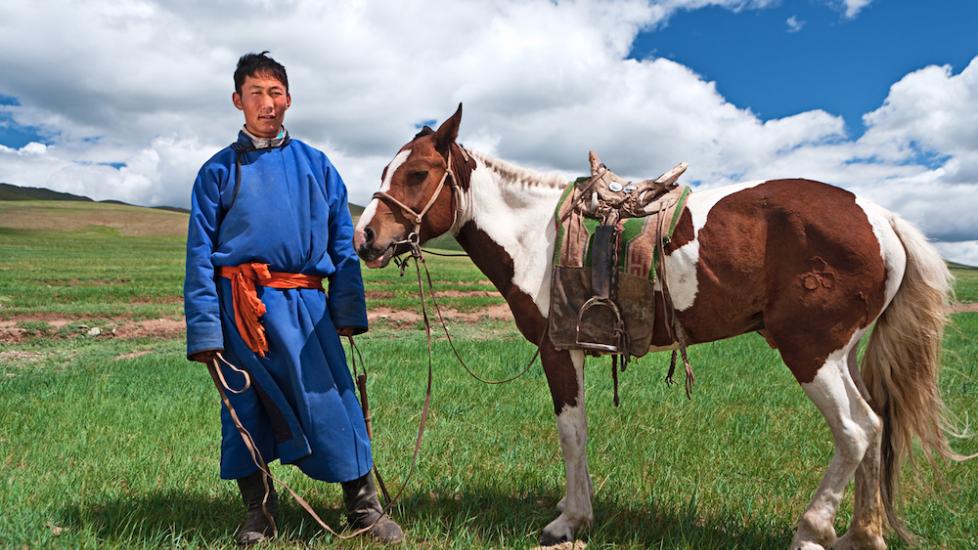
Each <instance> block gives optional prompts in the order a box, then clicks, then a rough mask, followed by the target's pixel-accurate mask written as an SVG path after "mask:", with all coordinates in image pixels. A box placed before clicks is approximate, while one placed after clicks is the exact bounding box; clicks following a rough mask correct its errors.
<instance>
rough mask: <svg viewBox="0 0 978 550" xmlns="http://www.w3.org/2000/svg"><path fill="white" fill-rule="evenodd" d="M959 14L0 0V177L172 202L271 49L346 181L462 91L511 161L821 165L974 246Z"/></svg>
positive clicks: (749, 7) (975, 152)
mask: <svg viewBox="0 0 978 550" xmlns="http://www.w3.org/2000/svg"><path fill="white" fill-rule="evenodd" d="M976 22H978V2H974V1H973V0H941V1H939V2H917V1H911V0H900V1H897V0H793V1H790V0H781V1H777V0H656V1H648V0H643V1H640V0H622V1H619V2H584V1H581V2H550V1H542V0H529V1H512V0H498V1H478V0H473V1H470V2H433V1H420V0H405V1H399V2H381V1H362V0H361V1H355V0H354V1H350V0H347V1H343V2H327V1H315V2H313V1H307V0H291V1H280V2H279V1H276V2H273V1H270V0H234V1H231V0H226V1H213V2H197V1H196V0H172V1H164V0H111V1H102V0H89V1H85V2H79V1H58V0H49V1H37V0H32V1H23V0H4V2H2V3H0V52H2V53H0V182H8V183H13V184H16V185H25V186H41V187H48V188H51V189H55V190H59V191H67V192H71V193H77V194H83V195H88V196H90V197H92V198H95V199H117V200H123V201H127V202H131V203H135V204H143V205H173V206H188V204H189V196H190V189H191V186H192V185H193V180H194V177H195V175H196V173H197V170H198V168H199V167H200V165H201V164H202V163H203V162H204V161H205V160H207V158H209V157H210V156H211V155H213V154H214V153H215V152H216V151H217V150H219V149H220V148H221V147H224V146H226V145H227V144H228V143H230V142H231V141H233V140H234V138H235V135H236V133H237V130H238V128H239V127H240V124H241V122H242V119H241V114H240V113H239V112H238V111H236V110H235V109H234V108H233V106H232V105H231V101H230V95H231V92H232V91H233V82H232V78H231V75H232V73H233V70H234V66H235V63H236V60H237V58H238V56H240V55H241V54H243V53H245V52H248V51H261V50H266V49H267V50H270V51H271V54H272V55H273V56H274V57H275V58H277V59H278V60H279V61H281V62H282V63H283V64H285V66H286V67H287V69H288V71H289V79H290V86H291V93H292V98H293V106H292V108H291V109H290V110H289V112H288V114H287V116H286V126H287V127H288V128H289V131H290V133H291V134H292V135H293V136H294V137H296V138H299V139H302V140H304V141H306V142H308V143H311V144H313V145H315V146H317V147H320V148H322V149H323V150H325V151H326V153H327V154H328V155H329V157H330V158H331V160H332V161H333V163H334V164H335V165H336V166H337V167H338V168H339V170H340V172H341V174H342V175H343V177H344V179H345V181H346V183H347V186H348V188H349V191H350V196H351V199H352V200H353V202H358V203H360V204H364V203H365V202H367V201H368V200H369V197H370V194H371V193H372V192H373V191H375V190H376V188H377V187H378V186H379V182H380V174H381V171H382V169H383V167H384V166H385V165H386V164H387V163H388V162H389V161H390V159H391V158H392V157H393V156H394V153H395V152H396V151H397V149H399V148H400V146H401V145H403V144H404V143H405V142H407V141H408V140H409V139H410V138H411V137H412V136H413V135H414V133H415V132H416V131H417V128H418V126H419V125H420V124H423V123H431V122H432V121H440V120H443V119H444V118H445V117H447V116H448V115H450V114H451V113H452V112H453V111H454V109H455V106H456V105H457V104H458V103H459V102H463V103H464V115H463V120H462V128H461V132H460V140H461V141H462V142H463V143H464V144H465V145H466V146H467V147H469V148H471V149H474V150H479V151H482V152H485V153H488V154H491V155H495V156H498V157H500V158H503V159H506V160H508V161H510V162H513V163H516V164H520V165H524V166H527V167H530V168H536V169H541V170H547V171H557V172H560V173H563V174H566V175H568V176H571V175H576V174H581V173H583V172H585V171H586V170H587V151H588V150H589V149H594V150H596V151H598V152H599V154H600V155H601V157H602V159H603V160H604V161H605V162H606V163H607V164H608V165H609V166H611V167H612V169H614V170H615V171H616V172H618V173H621V174H627V175H629V176H633V177H636V178H645V177H654V176H656V175H658V174H660V173H662V172H663V171H665V170H666V169H668V168H670V167H671V166H673V165H674V164H676V163H677V162H679V161H681V160H684V161H686V162H688V163H689V166H690V168H689V170H688V172H687V173H686V175H685V176H684V179H686V180H687V181H688V182H689V183H692V184H695V185H696V186H697V187H700V188H708V187H714V186H718V185H724V184H729V183H733V182H737V181H744V180H756V179H768V178H781V177H807V178H812V179H818V180H821V181H825V182H828V183H832V184H834V185H839V186H841V187H844V188H846V189H849V190H851V191H853V192H855V193H857V194H859V195H862V196H865V197H867V198H868V199H870V200H872V201H875V202H877V203H879V204H881V205H882V206H884V207H886V208H888V209H890V210H893V211H895V212H897V213H899V214H900V215H902V216H904V217H905V218H907V219H908V220H910V221H911V222H913V223H915V224H917V225H918V226H920V227H921V228H922V229H923V230H924V232H925V233H926V234H927V235H928V236H929V237H930V238H931V239H932V240H933V241H934V242H935V244H936V245H937V246H938V248H939V249H940V250H941V252H942V254H943V255H944V256H945V257H946V258H948V259H952V260H956V261H961V262H965V263H970V264H972V265H978V215H976V214H975V212H976V211H978V108H976V107H975V106H976V105H978V32H975V31H974V30H973V29H974V28H975V26H976Z"/></svg>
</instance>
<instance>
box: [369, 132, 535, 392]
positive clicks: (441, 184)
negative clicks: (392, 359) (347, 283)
mask: <svg viewBox="0 0 978 550" xmlns="http://www.w3.org/2000/svg"><path fill="white" fill-rule="evenodd" d="M460 151H461V154H462V155H463V156H464V157H466V158H468V157H467V155H466V153H465V150H464V149H461V148H460ZM446 182H448V185H449V189H450V190H451V193H452V203H453V207H452V225H451V226H449V231H452V230H454V229H455V225H456V224H457V223H458V219H459V211H460V209H461V201H460V200H459V197H460V196H461V194H462V190H461V189H460V188H459V186H458V178H457V176H456V175H455V171H454V169H453V168H452V153H451V150H449V152H448V159H447V165H446V168H445V173H444V174H442V176H441V179H440V180H439V181H438V185H437V186H436V187H435V191H434V192H433V193H432V194H431V197H429V198H428V200H427V202H426V203H425V205H424V207H423V208H422V209H421V211H420V212H417V211H415V210H414V209H413V208H411V207H410V206H408V205H406V204H404V203H403V202H401V201H399V200H397V199H396V198H394V197H393V196H391V195H390V194H389V193H386V192H384V191H377V192H376V193H374V194H373V198H375V199H379V200H383V201H385V202H388V203H390V204H393V205H394V206H397V207H398V208H400V209H401V211H402V212H403V213H404V214H405V215H406V216H407V217H408V219H410V220H412V221H413V222H414V229H413V231H411V232H410V233H408V236H407V238H405V239H404V240H400V241H394V242H392V243H391V244H390V246H389V247H388V249H394V250H395V251H396V250H397V249H398V247H401V246H407V247H408V250H407V251H406V252H402V253H401V254H399V255H397V256H394V263H395V265H397V267H398V268H399V269H400V271H401V276H402V277H403V276H404V271H405V270H406V269H407V264H408V262H409V261H411V260H413V261H414V269H415V274H416V276H417V281H418V299H419V301H420V303H421V317H422V320H423V321H424V329H425V336H426V339H427V347H428V376H429V380H430V377H431V370H432V367H431V356H432V346H431V318H430V316H429V315H428V306H427V302H428V298H427V296H426V293H425V289H424V286H425V285H424V283H423V282H422V279H421V268H424V273H425V279H426V280H427V286H428V295H429V296H430V299H431V303H432V305H433V306H434V308H435V313H436V314H437V315H438V322H439V324H441V328H442V331H443V332H444V333H445V339H446V340H448V344H449V347H451V348H452V354H453V355H455V359H456V360H457V361H458V363H459V364H460V365H462V368H463V369H464V370H465V372H466V373H468V374H469V376H471V377H472V378H475V379H476V380H478V381H480V382H482V383H484V384H505V383H507V382H512V381H514V380H516V379H518V378H521V377H522V376H523V375H525V374H526V373H527V372H529V371H530V368H531V367H532V366H533V363H534V362H535V361H536V359H537V357H538V356H539V355H540V345H542V343H543V338H544V337H545V336H546V334H547V327H548V326H549V325H547V324H545V325H544V330H543V334H541V336H540V339H539V340H537V344H538V345H537V350H536V352H535V353H534V354H533V357H531V358H530V361H529V362H528V363H527V365H526V367H524V368H523V370H521V371H520V372H519V373H517V374H516V375H513V376H510V377H508V378H504V379H500V380H489V379H486V378H483V377H482V376H480V375H479V374H478V373H476V372H475V371H474V370H472V368H471V367H469V365H468V364H467V363H466V362H465V360H464V359H462V355H461V354H460V353H459V351H458V348H456V347H455V341H454V340H453V339H452V335H451V333H449V331H448V324H447V323H446V322H445V316H444V315H443V314H442V311H441V306H440V305H439V304H438V299H437V297H436V293H435V287H434V284H433V283H432V280H431V272H430V271H429V270H428V264H427V262H425V258H424V254H425V253H428V254H433V255H435V256H468V255H467V254H439V253H437V252H431V251H430V250H424V249H423V248H421V223H422V222H423V221H424V217H425V215H426V214H427V213H428V211H429V210H431V207H432V206H434V204H435V202H436V201H437V200H438V197H439V195H441V192H442V189H444V188H445V184H446ZM404 254H408V257H407V258H401V256H402V255H404Z"/></svg>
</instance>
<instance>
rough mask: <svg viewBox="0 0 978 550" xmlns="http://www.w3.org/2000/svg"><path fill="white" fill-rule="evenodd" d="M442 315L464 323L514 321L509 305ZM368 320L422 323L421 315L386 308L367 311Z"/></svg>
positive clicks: (446, 311)
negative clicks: (488, 320) (487, 320)
mask: <svg viewBox="0 0 978 550" xmlns="http://www.w3.org/2000/svg"><path fill="white" fill-rule="evenodd" d="M441 312H442V315H444V317H445V319H451V320H452V321H461V322H463V323H477V322H479V321H482V320H485V319H490V320H512V319H513V313H512V312H511V311H510V310H509V306H508V305H507V304H496V305H492V306H489V307H485V308H482V309H480V310H479V311H458V310H456V309H451V308H442V310H441ZM428 315H429V317H430V318H431V320H432V322H437V320H438V314H437V313H435V311H434V310H433V309H430V310H429V313H428ZM367 318H368V319H369V320H370V322H375V321H386V322H392V323H396V324H402V323H417V322H420V321H421V319H422V318H421V313H420V312H418V311H411V310H403V309H401V310H396V309H391V308H386V307H375V308H372V309H370V310H369V311H367Z"/></svg>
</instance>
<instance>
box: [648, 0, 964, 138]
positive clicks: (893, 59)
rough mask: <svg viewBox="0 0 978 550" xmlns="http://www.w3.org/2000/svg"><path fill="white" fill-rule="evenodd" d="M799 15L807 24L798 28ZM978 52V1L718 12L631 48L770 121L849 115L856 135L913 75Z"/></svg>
mask: <svg viewBox="0 0 978 550" xmlns="http://www.w3.org/2000/svg"><path fill="white" fill-rule="evenodd" d="M789 18H794V21H795V22H796V26H798V27H800V28H798V29H797V30H795V31H794V32H791V29H789V25H788V23H787V21H788V19H789ZM976 54H978V2H976V1H974V0H937V1H924V0H881V1H877V2H872V3H870V4H869V5H868V6H866V7H864V8H863V9H862V10H860V11H859V13H858V15H856V16H855V17H853V18H846V17H845V16H844V13H843V10H842V9H841V8H840V7H833V6H832V5H826V4H825V3H823V2H814V1H811V0H795V1H784V2H780V3H779V4H777V5H776V6H775V7H771V8H767V9H759V10H741V11H731V10H729V9H726V8H723V7H717V6H711V7H706V8H702V9H698V10H693V11H682V12H678V13H677V14H676V15H674V16H672V17H671V18H670V19H669V21H668V23H667V25H666V26H665V27H663V28H655V29H649V30H646V31H643V32H642V33H640V34H639V36H638V38H637V40H636V41H635V43H634V44H633V47H632V50H631V52H630V56H631V57H634V58H639V59H642V58H645V57H648V56H657V57H666V58H668V59H672V60H674V61H677V62H679V63H682V64H683V65H686V66H687V67H689V68H691V69H693V70H694V71H696V72H697V73H699V74H700V75H701V76H702V77H703V78H704V79H706V80H709V81H713V82H716V86H717V90H718V91H719V92H720V94H721V95H723V96H724V97H726V98H727V100H729V101H730V102H732V103H734V104H735V105H738V106H740V107H746V108H750V109H751V110H752V111H753V112H754V113H755V114H757V115H758V116H759V117H760V118H761V119H763V120H769V119H772V118H780V117H783V116H787V115H791V114H794V113H799V112H802V111H808V110H811V109H824V110H826V111H828V112H830V113H833V114H837V115H842V116H843V117H844V118H845V121H846V129H847V131H848V132H849V133H850V134H851V137H859V135H861V134H862V133H863V131H864V130H865V126H864V124H863V121H862V115H863V114H864V113H866V112H869V111H871V110H873V109H875V108H877V107H879V106H880V105H881V104H882V103H883V100H884V99H885V98H886V95H887V93H888V91H889V88H890V85H892V84H893V83H894V82H896V81H897V80H899V79H900V78H901V77H902V76H903V75H905V74H907V73H909V72H911V71H913V70H916V69H920V68H923V67H925V66H927V65H950V66H951V67H952V69H953V70H954V72H960V71H961V70H962V69H963V68H964V67H965V66H966V65H967V64H968V62H969V61H971V59H972V58H973V57H974V56H975V55H976Z"/></svg>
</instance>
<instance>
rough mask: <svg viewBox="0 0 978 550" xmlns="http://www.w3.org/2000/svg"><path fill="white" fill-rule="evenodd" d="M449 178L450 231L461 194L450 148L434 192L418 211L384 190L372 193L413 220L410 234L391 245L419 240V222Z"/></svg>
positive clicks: (456, 213) (459, 204) (453, 227)
mask: <svg viewBox="0 0 978 550" xmlns="http://www.w3.org/2000/svg"><path fill="white" fill-rule="evenodd" d="M463 154H464V153H463ZM449 178H451V183H449V189H450V190H451V193H452V225H451V226H449V231H452V230H454V229H455V224H457V223H458V213H459V208H460V206H461V200H459V195H461V193H462V190H461V189H459V186H458V178H457V177H456V176H455V172H454V171H453V170H452V151H451V148H449V150H448V164H447V165H446V166H445V173H444V174H442V176H441V180H439V181H438V186H437V187H435V192H434V193H432V194H431V197H430V198H429V199H428V201H427V202H426V203H425V205H424V208H422V209H421V211H420V212H416V211H415V210H414V209H413V208H411V207H410V206H408V205H406V204H404V203H403V202H401V201H399V200H397V199H396V198H394V197H393V196H392V195H391V194H390V193H387V192H386V191H377V192H375V193H374V194H373V198H375V199H379V200H382V201H384V202H387V203H389V205H390V204H393V205H394V206H397V207H398V208H400V209H401V211H402V212H403V213H404V214H405V215H406V216H407V218H408V219H409V220H412V221H413V222H414V229H413V230H412V231H411V233H410V234H408V237H407V238H406V239H405V240H403V241H395V242H393V243H391V246H397V245H398V244H411V243H412V242H414V241H420V239H421V222H422V221H423V220H424V217H425V215H426V214H428V211H429V210H431V207H432V206H434V205H435V202H436V201H437V200H438V197H439V195H441V191H442V189H444V188H445V183H446V182H448V180H449Z"/></svg>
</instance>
